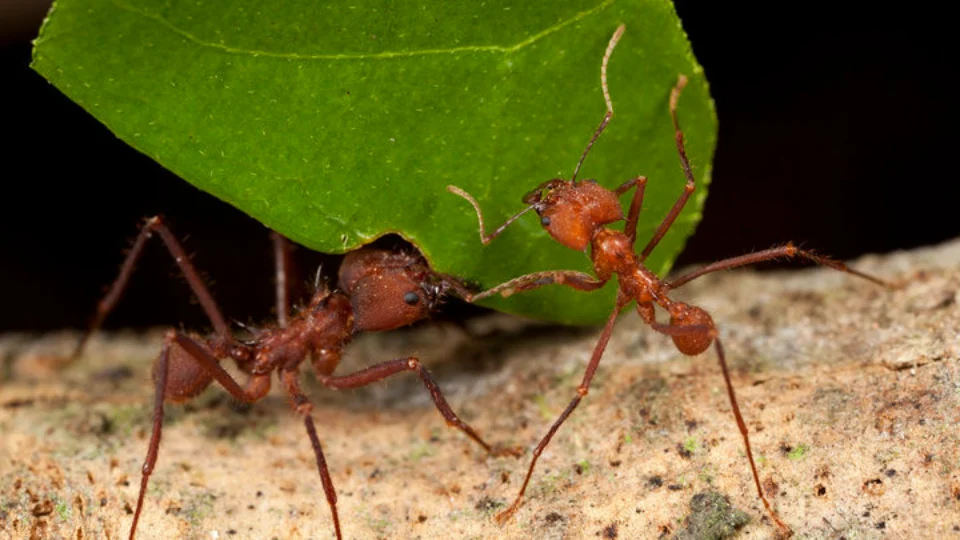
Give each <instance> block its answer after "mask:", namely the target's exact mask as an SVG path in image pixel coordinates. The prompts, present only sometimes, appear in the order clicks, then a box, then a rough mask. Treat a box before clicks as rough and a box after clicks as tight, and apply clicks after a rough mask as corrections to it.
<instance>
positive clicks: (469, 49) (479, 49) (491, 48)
mask: <svg viewBox="0 0 960 540" xmlns="http://www.w3.org/2000/svg"><path fill="white" fill-rule="evenodd" d="M111 1H112V2H113V4H114V5H115V6H117V7H118V8H120V9H122V10H125V11H129V12H131V13H135V14H137V15H140V16H141V17H144V18H147V19H150V20H152V21H155V22H157V23H159V24H161V25H162V26H164V27H165V28H167V29H168V30H170V31H171V32H174V33H175V34H177V35H180V36H182V37H184V38H186V39H188V40H190V41H191V42H193V43H195V44H197V45H200V46H201V47H206V48H210V49H218V50H221V51H223V52H226V53H230V54H237V55H246V56H255V57H256V56H263V57H268V58H283V59H288V60H375V59H383V60H387V59H394V58H412V57H417V56H434V55H448V54H462V53H502V54H505V55H506V54H513V53H515V52H517V51H519V50H521V49H524V48H526V47H529V46H530V45H533V44H534V43H536V42H537V41H540V40H541V39H543V38H545V37H547V36H549V35H550V34H553V33H556V32H558V31H560V30H561V29H563V28H565V27H567V26H570V25H571V24H574V23H576V22H579V21H581V20H583V19H585V18H587V17H589V16H591V15H593V14H595V13H598V12H600V11H602V10H604V9H606V8H607V7H609V6H610V5H612V4H613V3H614V2H615V1H616V0H603V2H601V3H600V4H597V5H596V6H594V7H592V8H590V9H587V10H584V11H581V12H579V13H577V14H575V15H573V16H572V17H570V18H569V19H566V20H563V21H560V22H558V23H557V24H555V25H553V26H550V27H547V28H545V29H544V30H541V31H540V32H538V33H536V34H534V35H532V36H530V37H528V38H526V39H524V40H522V41H519V42H517V43H515V44H513V45H466V46H463V47H450V48H446V49H419V50H412V51H382V52H378V53H337V54H299V53H285V52H276V51H263V50H255V49H243V48H239V47H231V46H229V45H223V44H221V43H212V42H209V41H205V40H203V39H201V38H199V37H197V36H194V35H193V34H191V33H190V32H187V31H186V30H184V29H182V28H180V27H178V26H177V25H175V24H173V23H172V22H170V21H168V20H167V19H165V18H163V17H162V16H160V15H158V14H156V13H151V12H150V11H147V10H144V9H141V8H138V7H135V6H131V5H129V4H125V3H123V2H121V1H120V0H111Z"/></svg>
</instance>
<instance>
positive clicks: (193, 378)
mask: <svg viewBox="0 0 960 540" xmlns="http://www.w3.org/2000/svg"><path fill="white" fill-rule="evenodd" d="M177 347H179V349H181V351H182V352H184V353H186V355H187V356H186V357H184V356H179V357H176V358H175V359H174V361H173V362H171V360H170V357H171V352H173V353H174V354H175V355H178V354H179V353H180V352H181V351H178V350H177ZM190 359H192V360H193V361H194V362H196V366H190V365H189V364H188V363H185V361H186V362H189V360H190ZM192 367H200V369H201V370H202V371H200V372H198V371H195V370H192V369H191V368H192ZM171 369H172V370H173V373H171ZM211 379H215V380H216V381H217V382H219V383H220V385H221V386H223V387H224V388H225V389H226V390H227V391H228V392H230V395H231V396H233V397H234V398H236V399H238V400H240V401H244V402H248V403H249V402H253V401H256V400H257V399H260V398H261V397H263V396H264V395H266V393H267V391H268V390H269V389H270V377H269V375H267V376H265V377H264V376H260V377H252V378H251V379H250V382H249V383H248V385H247V388H246V389H244V388H241V387H240V385H239V384H237V382H236V381H234V380H233V378H232V377H231V376H230V374H229V373H227V372H226V371H225V370H224V369H223V368H222V367H220V364H219V363H218V362H217V360H216V359H215V358H214V357H213V355H212V354H211V353H210V351H209V350H207V348H206V346H205V345H204V344H202V343H199V342H197V341H196V340H195V339H194V338H192V337H190V336H188V335H186V334H183V333H181V332H177V331H174V330H171V331H169V332H167V335H166V336H165V337H164V340H163V349H161V351H160V356H158V357H157V363H156V367H155V368H154V385H155V386H154V392H155V395H154V404H153V428H152V429H151V432H150V444H149V446H148V447H147V457H146V458H145V459H144V462H143V468H142V469H141V477H140V493H139V495H138V496H137V509H136V511H134V514H133V523H132V524H131V525H130V540H133V538H134V536H135V535H136V532H137V523H138V522H139V521H140V513H141V511H142V510H143V501H144V497H145V495H146V493H147V484H148V482H149V481H150V475H151V474H152V473H153V469H154V467H155V466H156V464H157V456H158V454H159V451H160V438H161V435H162V432H163V404H164V401H165V400H167V399H170V400H171V401H185V400H187V399H189V398H191V397H193V396H196V395H197V394H199V393H200V392H201V391H203V389H204V388H206V387H207V386H208V385H209V384H210V380H211Z"/></svg>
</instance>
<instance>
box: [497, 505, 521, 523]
mask: <svg viewBox="0 0 960 540" xmlns="http://www.w3.org/2000/svg"><path fill="white" fill-rule="evenodd" d="M519 502H520V501H514V503H513V504H511V505H510V508H507V509H506V510H504V511H503V512H500V513H499V514H497V517H496V518H494V519H496V520H497V525H503V524H504V523H506V522H508V521H510V518H512V517H513V514H514V512H516V511H517V507H518V503H519Z"/></svg>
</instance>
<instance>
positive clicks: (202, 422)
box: [0, 241, 960, 539]
mask: <svg viewBox="0 0 960 540" xmlns="http://www.w3.org/2000/svg"><path fill="white" fill-rule="evenodd" d="M852 264H853V265H854V266H855V267H856V268H858V269H860V270H862V271H865V272H870V273H873V274H875V275H879V276H881V277H882V278H884V279H887V280H890V281H893V282H896V283H898V284H901V285H902V287H901V288H899V289H897V290H884V289H883V288H881V287H878V286H876V285H873V284H871V283H868V282H865V281H862V280H858V279H855V278H852V277H850V276H846V275H842V274H840V273H838V272H833V271H829V270H824V269H802V270H798V271H791V272H774V273H756V272H753V271H749V270H745V271H733V272H728V273H724V274H720V275H712V276H708V277H705V278H702V279H701V280H697V281H695V282H693V283H691V284H690V285H689V286H687V287H685V288H684V289H683V290H682V294H678V296H681V297H682V298H684V299H686V300H688V301H692V302H695V303H697V304H698V305H701V306H703V307H705V308H706V309H707V310H709V311H710V312H711V313H712V315H713V317H714V320H715V321H716V322H717V325H718V327H719V330H720V335H721V337H722V339H723V340H724V346H725V348H726V350H727V354H728V357H729V362H730V364H731V370H732V371H733V377H734V384H735V386H736V389H737V392H738V395H739V402H740V407H741V409H742V410H743V414H744V416H745V419H746V421H747V424H748V426H749V428H750V431H751V436H752V441H753V448H754V452H755V454H757V455H758V456H759V458H758V467H759V468H760V474H761V478H762V480H763V483H764V489H765V491H766V493H768V496H769V497H770V498H771V501H772V503H773V504H774V505H775V506H776V508H777V509H778V511H779V513H780V515H781V517H782V518H783V519H784V521H786V522H787V523H788V524H789V525H790V526H791V527H792V528H793V529H794V531H795V532H797V533H798V536H799V537H806V538H841V537H846V538H881V537H884V538H886V537H890V538H950V537H953V538H958V537H960V428H958V425H960V338H958V332H960V310H958V304H960V241H954V242H951V243H948V244H944V245H941V246H936V247H932V248H927V249H920V250H916V251H912V252H904V253H896V254H892V255H889V256H883V257H879V256H868V257H864V258H862V259H860V260H859V261H855V262H853V263H852ZM571 309H576V306H571ZM467 330H468V331H467V332H465V331H463V330H462V329H460V328H456V327H452V326H436V325H434V326H424V327H421V328H417V329H413V330H408V331H401V332H394V333H390V334H384V335H369V336H362V337H361V338H360V339H358V340H357V341H356V342H354V343H353V344H352V346H351V347H350V349H349V357H348V358H347V359H346V360H345V362H344V364H343V365H342V366H341V372H344V373H345V372H348V371H351V370H355V369H358V368H360V367H363V366H365V365H369V364H371V363H374V362H376V361H382V360H387V359H390V358H395V357H398V356H403V355H408V354H417V355H420V356H421V358H422V359H423V361H424V363H425V364H426V365H427V366H428V367H429V368H430V369H431V370H432V372H433V373H434V374H435V375H436V377H437V379H438V381H439V383H440V385H441V387H442V388H443V389H444V391H445V393H446V394H447V396H448V399H449V401H450V402H451V404H452V406H453V407H454V409H455V410H456V411H457V412H458V413H459V414H460V416H461V417H462V418H463V419H465V420H466V421H467V422H469V423H470V424H471V425H473V426H474V427H475V428H476V429H477V430H478V431H479V432H480V433H481V434H483V435H484V436H485V437H486V438H487V439H488V440H490V441H492V442H498V443H505V444H512V445H520V446H522V447H523V448H524V449H525V450H526V452H525V454H524V456H523V457H522V458H520V459H514V458H490V457H487V456H486V455H485V454H484V453H483V452H482V451H481V450H480V449H479V448H477V447H476V445H474V444H473V443H472V442H471V441H469V440H467V439H466V438H465V437H463V436H462V435H461V434H460V433H459V432H457V431H456V430H452V429H447V428H446V427H445V424H444V422H443V420H442V418H441V417H440V415H439V414H437V412H436V410H435V409H434V408H433V406H432V404H431V402H430V400H429V396H428V395H427V393H426V392H425V391H424V389H423V387H422V386H421V385H420V383H419V380H418V379H417V378H416V377H415V376H411V375H406V376H401V377H398V378H395V380H391V381H389V382H386V383H382V384H377V385H375V386H374V387H371V388H367V389H363V390H359V391H353V392H339V393H338V392H332V391H329V390H325V389H323V388H322V387H320V386H319V385H318V384H316V383H315V382H314V381H313V380H312V376H311V375H309V374H305V376H304V380H305V381H309V382H306V383H305V384H306V388H307V389H308V392H309V394H310V395H311V396H312V399H313V401H314V403H315V405H316V409H315V418H316V419H317V424H318V430H319V432H320V438H321V440H322V442H323V444H324V448H325V451H326V457H327V460H328V462H329V464H330V467H331V471H332V475H333V480H334V483H335V485H336V486H337V490H338V493H339V508H340V515H341V520H342V523H343V532H344V535H345V537H346V538H493V537H501V538H658V537H670V536H674V535H678V536H679V537H685V538H690V537H696V535H694V536H690V534H691V533H690V532H685V531H684V530H685V527H688V526H690V524H691V523H692V522H696V521H697V519H696V518H697V516H692V515H691V512H692V511H691V508H699V507H703V506H704V505H703V504H699V506H698V504H696V503H697V501H700V502H702V501H704V500H718V501H719V500H726V499H728V500H729V501H730V503H731V504H732V507H729V508H730V514H729V516H728V517H730V518H731V519H729V520H728V522H729V523H733V524H734V525H731V526H729V527H727V529H730V530H737V532H736V534H737V535H740V536H742V537H747V538H773V537H776V534H777V531H776V529H775V527H773V526H772V524H771V523H770V520H769V518H768V517H767V516H766V514H765V512H764V511H763V507H762V505H761V503H760V501H759V499H758V497H757V494H756V492H755V490H754V486H753V481H752V478H751V475H750V470H749V466H748V464H747V461H746V458H745V457H744V453H743V447H742V442H741V438H740V435H739V433H738V431H737V428H736V424H735V423H734V420H733V416H732V413H731V411H730V405H729V403H728V401H727V397H726V394H725V391H724V388H723V380H722V378H721V376H720V373H719V368H718V366H717V363H716V359H715V357H714V356H713V352H712V351H710V352H708V353H705V354H703V355H701V356H699V357H696V358H687V357H684V356H682V355H681V354H680V353H678V352H676V350H675V349H673V348H672V346H671V343H670V341H669V340H668V339H667V338H665V337H663V336H660V335H657V334H655V333H653V332H652V331H650V330H649V329H648V328H646V327H644V326H643V325H642V324H641V323H640V321H639V320H638V317H636V316H635V314H633V313H630V312H625V313H624V315H623V316H622V317H621V320H620V321H619V322H618V324H617V327H616V329H615V332H614V336H613V339H612V340H611V342H610V345H609V347H608V349H607V351H606V354H605V356H604V359H603V362H602V363H601V365H600V369H599V371H598V373H597V377H596V379H595V381H594V384H593V387H592V388H591V393H590V394H589V396H588V397H587V398H586V399H585V400H584V402H583V403H582V404H581V406H580V407H579V408H578V409H577V410H576V412H575V413H574V414H573V415H572V416H571V418H570V420H569V421H568V422H567V423H566V424H565V425H564V426H563V428H562V429H561V430H560V432H559V433H558V434H557V436H556V437H555V438H554V440H553V442H552V443H551V445H550V446H549V447H548V448H547V450H546V452H544V454H543V456H542V457H541V459H540V462H539V465H538V468H537V471H536V472H535V474H534V476H533V479H532V481H531V484H530V487H529V489H528V490H527V496H526V498H525V503H524V505H523V506H522V507H521V508H520V510H519V511H518V512H517V514H516V515H515V516H514V518H513V520H511V521H510V522H508V523H506V524H505V525H504V526H502V527H499V526H497V525H496V523H495V522H494V520H493V516H494V514H496V512H497V511H498V510H500V509H502V508H504V507H505V505H507V504H509V503H510V501H512V499H513V497H514V496H515V494H516V492H517V489H518V488H519V485H520V482H522V480H523V475H524V473H525V470H526V467H527V464H528V463H529V459H530V451H531V449H532V447H533V445H535V444H536V442H537V440H538V439H539V437H540V436H542V434H543V433H544V432H545V431H546V429H547V427H548V426H549V425H550V423H551V422H552V421H553V420H554V419H555V418H556V416H557V415H558V414H559V413H560V412H561V411H562V410H563V408H564V407H565V406H566V404H567V403H568V401H569V400H570V398H572V397H573V395H574V392H575V388H576V386H577V384H578V383H579V381H580V378H581V376H582V373H583V369H584V367H585V365H586V362H587V360H588V359H589V356H590V353H591V351H592V348H593V346H594V343H595V340H596V338H597V335H598V333H599V331H598V330H597V329H578V328H562V327H553V326H544V325H539V324H535V323H529V322H525V321H520V320H518V319H515V318H511V317H508V316H504V315H494V316H490V317H486V318H483V319H479V320H475V321H471V322H470V323H469V327H468V329H467ZM161 335H162V330H158V331H156V332H151V333H148V334H146V335H142V334H134V333H119V334H111V335H103V334H102V335H99V336H97V337H96V338H95V339H94V340H93V341H92V342H91V344H90V347H89V348H88V350H87V353H86V354H85V356H84V357H83V358H82V359H81V360H80V361H78V362H76V363H75V364H73V365H70V366H68V367H63V366H61V364H60V362H58V358H59V357H61V356H62V355H64V354H66V353H67V352H68V351H69V350H70V347H71V346H72V345H73V343H74V341H75V340H76V338H77V334H75V333H58V334H52V335H46V336H28V335H6V336H0V362H2V363H0V434H2V435H0V532H2V534H0V536H3V537H4V538H7V537H12V538H123V537H126V535H127V533H128V528H129V526H130V521H131V517H132V516H131V514H132V508H133V507H134V506H135V504H136V497H137V490H138V486H139V482H140V466H141V464H142V462H143V458H144V454H145V451H146V446H147V439H148V437H149V430H150V413H151V403H152V400H153V397H152V387H151V382H150V364H151V362H152V359H153V357H154V356H155V355H156V353H157V351H158V350H159V344H160V337H161ZM275 390H276V389H275ZM692 503H693V504H692ZM694 512H696V511H694ZM734 515H735V516H738V517H737V519H735V520H734V519H732V517H733V516H734ZM742 516H746V517H748V518H749V523H746V524H745V525H743V522H744V521H746V520H745V519H743V517H742ZM738 527H739V528H738ZM737 528H738V529H737ZM724 534H727V533H724ZM684 535H686V536H684ZM332 537H333V529H332V525H331V520H330V512H329V509H328V507H327V504H326V501H325V499H324V496H323V490H322V487H321V485H320V481H319V477H318V475H317V474H316V468H315V465H314V458H313V454H312V451H311V449H310V444H309V441H308V439H307V437H306V435H305V434H304V433H303V426H302V424H301V423H300V421H299V420H298V419H297V418H296V416H294V414H292V412H291V410H290V408H289V406H288V405H287V403H286V401H285V398H284V397H283V395H281V394H280V393H278V392H276V391H274V392H272V393H271V395H270V396H268V397H267V398H266V399H264V400H262V401H261V402H258V403H256V404H254V405H253V406H252V407H249V408H239V407H236V406H232V404H231V403H230V400H229V399H228V398H227V396H226V393H225V392H224V391H222V390H221V389H219V388H211V389H209V390H207V391H206V392H205V393H204V394H202V395H201V396H200V397H198V398H197V399H195V400H194V401H193V402H191V403H190V404H189V405H187V406H185V407H173V406H171V407H168V410H167V416H166V424H165V427H164V435H163V444H162V446H161V451H160V459H159V462H158V465H157V469H156V471H155V472H154V475H153V477H152V479H151V483H150V488H149V490H148V493H147V502H146V505H145V509H144V514H143V517H142V519H141V523H140V527H139V531H138V538H142V539H153V538H258V539H259V538H264V539H269V538H282V539H287V538H303V539H306V538H332Z"/></svg>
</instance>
